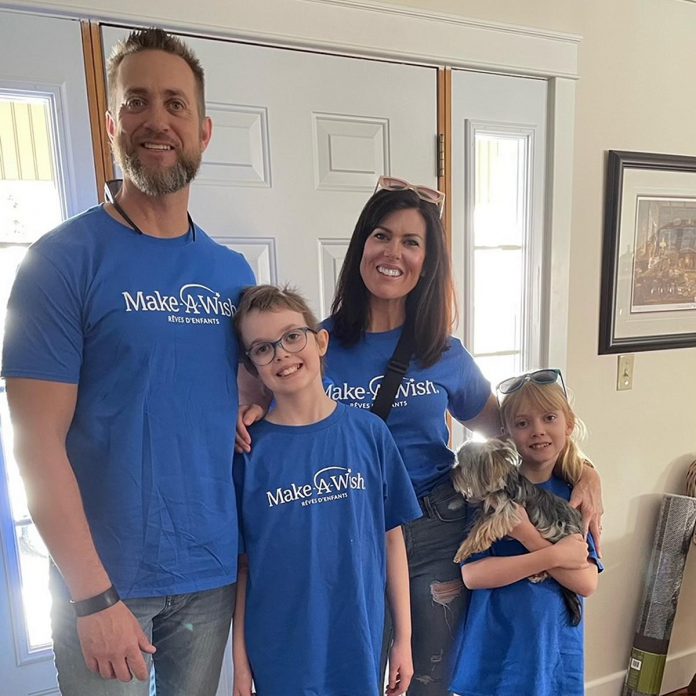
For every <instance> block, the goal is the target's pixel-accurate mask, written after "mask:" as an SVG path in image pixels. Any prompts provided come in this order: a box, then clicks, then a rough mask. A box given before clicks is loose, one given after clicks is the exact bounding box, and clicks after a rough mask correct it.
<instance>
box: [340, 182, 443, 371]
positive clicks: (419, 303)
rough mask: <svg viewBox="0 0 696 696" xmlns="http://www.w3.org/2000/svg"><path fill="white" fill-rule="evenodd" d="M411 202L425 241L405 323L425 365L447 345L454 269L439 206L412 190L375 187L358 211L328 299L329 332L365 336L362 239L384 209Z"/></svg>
mask: <svg viewBox="0 0 696 696" xmlns="http://www.w3.org/2000/svg"><path fill="white" fill-rule="evenodd" d="M411 208H414V209H416V210H418V212H420V214H421V215H422V216H423V219H424V220H425V228H426V242H425V262H424V263H423V274H422V277H421V278H420V280H419V281H418V284H417V285H416V287H415V288H414V289H413V290H412V291H411V292H410V293H409V294H408V297H407V298H406V325H407V326H409V327H411V328H412V330H413V333H414V339H415V341H414V342H415V349H414V353H415V357H416V358H417V359H418V360H420V362H421V364H422V365H423V366H424V367H429V366H430V365H432V364H434V363H435V362H437V360H438V359H439V357H440V356H441V355H442V353H443V352H444V351H445V350H446V349H447V342H448V337H449V334H450V328H451V324H452V307H453V296H452V274H451V267H450V258H449V253H448V251H447V247H446V244H445V233H444V230H443V228H442V223H441V222H440V216H439V212H438V209H437V206H436V205H435V204H433V203H428V202H427V201H424V200H423V199H421V198H420V197H419V196H418V195H417V194H416V193H415V192H413V191H410V190H406V191H386V190H380V191H377V193H375V194H374V195H373V196H372V197H371V198H370V200H369V201H367V203H366V204H365V207H364V208H363V210H362V212H361V213H360V217H359V218H358V221H357V223H356V224H355V230H353V236H352V237H351V240H350V244H349V245H348V251H347V253H346V257H345V260H344V261H343V267H342V268H341V273H340V275H339V277H338V285H337V287H336V295H335V297H334V301H333V304H332V305H331V315H332V319H333V336H334V338H335V339H338V340H339V341H340V342H341V343H343V344H344V345H347V346H350V345H355V344H356V343H357V342H358V341H359V340H360V339H361V338H362V337H363V336H364V334H365V331H366V330H367V327H368V326H369V322H370V292H369V290H368V289H367V287H365V283H364V282H363V279H362V276H361V274H360V261H361V259H362V255H363V248H364V246H365V241H366V240H367V238H368V237H369V236H370V235H371V234H372V232H374V230H375V228H376V227H379V225H380V224H381V223H382V221H383V220H384V218H386V217H387V216H388V215H390V214H391V213H393V212H395V211H397V210H409V209H411Z"/></svg>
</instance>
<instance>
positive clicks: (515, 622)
mask: <svg viewBox="0 0 696 696" xmlns="http://www.w3.org/2000/svg"><path fill="white" fill-rule="evenodd" d="M538 485H539V488H543V489H544V490H547V491H549V492H550V493H554V494H555V495H557V496H559V497H561V498H563V499H564V500H570V494H571V490H572V489H571V487H570V486H569V485H568V484H567V483H566V482H565V481H563V480H562V479H560V478H557V477H553V478H551V479H549V480H548V481H546V482H545V483H541V484H538ZM587 543H588V556H589V558H590V559H591V561H592V562H594V563H596V564H597V567H598V570H600V571H601V570H602V569H603V567H602V564H601V562H600V560H599V557H598V556H597V550H596V548H595V544H594V540H593V539H592V536H591V535H590V536H589V537H588V540H587ZM523 553H527V550H526V549H525V547H524V546H522V544H520V543H519V542H518V541H515V540H514V539H511V538H505V539H502V540H501V541H498V542H496V543H495V544H494V545H493V546H492V547H491V548H490V549H489V550H488V551H485V552H483V553H480V554H474V555H473V556H471V557H470V558H468V559H467V560H466V561H465V563H473V562H474V561H477V560H480V559H482V558H487V557H489V556H519V555H521V554H523ZM580 600H581V602H582V598H580ZM583 626H584V621H583V622H581V623H580V625H579V626H573V625H572V624H571V622H570V618H569V613H568V609H567V607H566V605H565V603H564V601H563V594H562V589H561V585H559V583H558V582H556V581H555V580H554V579H553V578H551V577H547V578H546V579H545V580H543V581H542V582H539V583H533V582H531V581H530V580H528V579H524V580H519V581H518V582H515V583H512V584H511V585H506V586H505V587H498V588H495V589H483V590H473V591H472V592H471V595H470V600H469V608H468V611H467V615H466V619H465V621H464V622H463V623H462V625H461V626H460V627H459V632H458V635H457V639H456V642H455V650H454V651H453V655H454V665H453V674H454V676H453V678H452V683H451V685H450V690H451V691H452V692H453V693H455V694H458V696H508V694H515V695H516V696H560V695H561V694H562V695H563V696H583V694H584V693H585V689H584V646H583V639H584V638H583V634H584V628H583Z"/></svg>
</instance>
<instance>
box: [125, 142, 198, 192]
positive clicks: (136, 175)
mask: <svg viewBox="0 0 696 696" xmlns="http://www.w3.org/2000/svg"><path fill="white" fill-rule="evenodd" d="M114 155H115V157H116V161H117V162H118V163H119V165H120V167H121V169H122V170H123V174H124V176H125V177H126V178H127V179H129V180H130V181H132V182H133V184H135V187H136V188H137V189H138V190H139V191H142V192H143V193H144V194H145V195H147V196H152V197H153V198H157V197H159V196H165V195H167V194H169V193H176V192H177V191H181V189H182V188H184V187H185V186H187V185H188V184H190V183H191V181H193V178H194V177H195V176H196V174H197V172H198V170H199V168H200V166H201V159H202V154H201V153H200V152H199V153H196V154H187V153H185V152H181V153H177V158H176V164H174V165H172V166H171V167H159V168H148V167H146V166H145V165H144V164H143V163H142V161H141V160H140V158H139V157H138V153H137V150H135V149H134V150H133V151H132V152H127V151H126V149H125V147H123V144H122V143H121V141H120V140H119V139H118V138H116V139H115V140H114Z"/></svg>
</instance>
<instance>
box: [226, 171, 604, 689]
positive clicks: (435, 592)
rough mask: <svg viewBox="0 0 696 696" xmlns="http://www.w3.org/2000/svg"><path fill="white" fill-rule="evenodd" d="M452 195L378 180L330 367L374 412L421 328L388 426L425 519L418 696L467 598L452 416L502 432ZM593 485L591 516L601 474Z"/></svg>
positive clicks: (340, 294) (362, 224) (409, 535)
mask: <svg viewBox="0 0 696 696" xmlns="http://www.w3.org/2000/svg"><path fill="white" fill-rule="evenodd" d="M443 204H444V194H443V193H441V192H439V191H436V190H434V189H431V188H428V187H424V186H414V185H411V184H409V183H408V182H407V181H404V180H402V179H395V178H393V177H380V179H379V181H378V184H377V189H376V191H375V193H374V194H373V195H372V197H371V198H370V199H369V200H368V201H367V203H366V205H365V207H364V208H363V210H362V212H361V214H360V216H359V218H358V221H357V223H356V226H355V230H354V231H353V235H352V237H351V240H350V244H349V246H348V250H347V253H346V257H345V261H344V263H343V267H342V269H341V273H340V276H339V280H338V286H337V289H336V295H335V299H334V302H333V305H332V313H331V316H330V317H329V318H328V319H327V320H326V321H325V323H324V326H325V328H326V329H327V330H328V332H329V334H330V341H329V348H328V352H327V356H326V362H325V372H326V377H327V378H328V380H330V382H331V384H330V386H329V387H328V394H329V396H331V397H332V398H334V399H336V400H337V401H341V402H344V403H347V404H349V405H351V406H353V407H355V408H362V409H369V408H370V407H371V405H372V402H373V399H374V397H375V394H376V391H377V386H378V385H379V384H380V382H381V381H382V378H383V376H384V374H385V371H386V368H387V363H388V362H389V360H390V358H391V356H392V355H393V353H394V350H395V348H396V345H397V343H398V341H399V338H400V336H401V333H402V330H404V329H408V330H409V331H411V332H412V335H413V351H412V353H413V354H412V359H411V361H410V363H409V366H408V370H407V372H406V374H405V376H404V378H403V380H402V383H401V385H400V387H399V389H398V390H397V393H396V397H395V399H394V403H393V407H392V410H391V412H390V414H389V416H388V418H387V425H388V427H389V429H390V430H391V433H392V435H393V436H394V439H395V441H396V444H397V447H398V448H399V451H400V452H401V456H402V457H403V459H404V463H405V464H406V469H407V470H408V473H409V476H410V478H411V482H412V484H413V487H414V489H415V492H416V495H417V496H418V498H419V501H420V505H421V509H422V510H423V517H422V518H421V519H419V520H416V521H415V522H413V523H410V524H407V525H405V527H404V535H405V538H406V548H407V552H408V561H409V574H410V586H411V615H412V621H413V638H412V649H413V663H414V669H415V674H414V679H413V682H412V684H411V687H410V689H409V695H410V696H447V695H448V689H447V687H448V684H449V680H450V677H451V669H450V667H451V664H450V663H451V654H450V653H451V646H452V641H453V631H454V630H455V627H456V626H457V623H458V620H459V617H460V616H461V615H462V613H463V610H464V609H465V607H466V602H467V593H466V589H465V587H464V585H463V583H462V580H461V575H460V572H459V569H458V567H457V566H456V565H455V564H454V563H453V562H452V559H453V558H454V554H455V553H456V550H457V548H458V546H459V544H460V543H461V540H462V538H463V537H464V534H465V530H466V507H465V505H464V503H463V500H462V498H461V496H459V494H457V493H456V492H455V491H454V490H453V488H452V485H451V483H450V479H449V471H450V469H451V468H452V465H453V463H454V453H453V452H452V451H451V450H450V449H449V446H448V444H449V431H448V428H447V416H448V414H449V415H451V416H452V417H453V418H456V419H457V420H459V421H461V422H462V423H464V424H465V425H466V426H467V427H468V428H470V429H471V430H476V431H479V432H482V433H484V434H486V435H497V434H499V433H500V421H499V417H498V407H497V403H496V400H495V397H494V396H493V395H492V391H491V387H490V384H489V383H488V381H487V380H486V379H485V378H484V377H483V375H482V374H481V371H480V370H479V368H478V366H477V365H476V363H475V362H474V360H473V358H472V357H471V355H469V353H468V352H467V351H466V350H465V349H464V347H463V346H462V344H461V342H460V341H459V340H458V339H456V338H454V337H452V336H451V335H450V330H451V325H452V315H453V311H452V298H453V292H452V279H451V271H450V259H449V253H448V250H447V244H446V239H445V234H444V230H443V227H442V222H441V219H440V216H441V212H442V207H443ZM259 416H260V411H259V409H255V408H254V407H250V408H245V407H240V417H239V420H238V437H237V445H238V447H239V448H240V449H242V450H245V451H246V450H248V449H249V448H250V446H251V445H250V443H251V441H250V438H249V436H248V433H247V432H246V425H248V424H250V423H252V422H253V421H254V420H255V419H257V418H258V417H259ZM586 479H587V480H589V481H590V483H591V484H592V486H591V490H590V492H589V493H588V489H587V487H584V486H583V485H581V486H579V487H578V489H577V490H578V491H584V497H583V501H584V502H583V505H584V508H585V509H584V511H583V513H584V514H589V515H593V514H594V512H595V509H596V508H597V507H598V506H597V505H593V504H592V501H593V500H598V499H599V497H600V496H599V484H598V477H596V475H593V473H592V472H590V473H589V474H587V475H586V477H583V483H587V480H586Z"/></svg>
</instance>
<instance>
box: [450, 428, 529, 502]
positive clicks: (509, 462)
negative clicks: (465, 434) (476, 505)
mask: <svg viewBox="0 0 696 696" xmlns="http://www.w3.org/2000/svg"><path fill="white" fill-rule="evenodd" d="M518 461H519V455H518V454H517V450H516V449H515V448H514V447H512V446H510V445H509V444H507V443H505V442H502V441H501V440H487V441H486V442H472V441H470V442H465V443H464V444H463V445H462V446H461V447H460V448H459V450H458V451H457V463H456V465H455V467H454V469H452V484H453V485H454V488H455V490H457V491H458V492H459V493H461V494H462V495H463V496H465V497H466V498H468V499H469V500H471V501H472V502H476V501H479V500H483V499H484V498H486V497H487V496H489V495H491V494H492V493H496V492H497V491H501V490H503V489H504V488H505V486H506V484H507V483H508V481H509V480H510V477H511V476H514V475H516V472H517V463H518Z"/></svg>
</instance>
